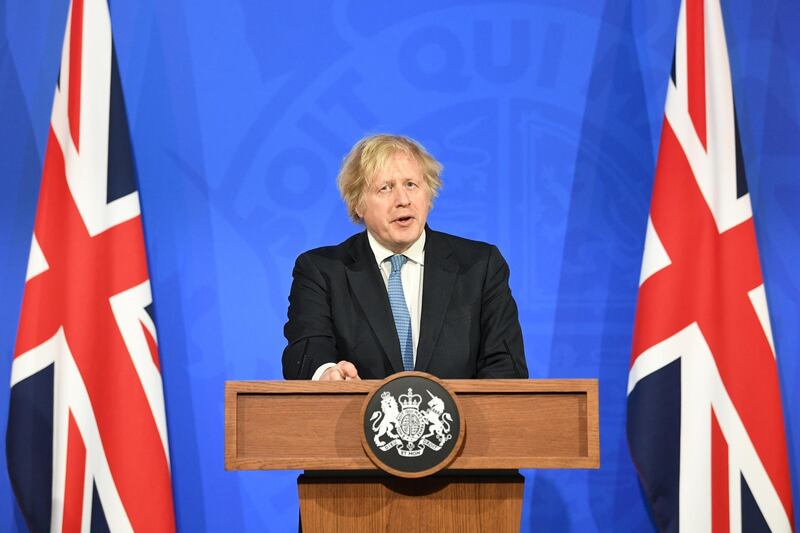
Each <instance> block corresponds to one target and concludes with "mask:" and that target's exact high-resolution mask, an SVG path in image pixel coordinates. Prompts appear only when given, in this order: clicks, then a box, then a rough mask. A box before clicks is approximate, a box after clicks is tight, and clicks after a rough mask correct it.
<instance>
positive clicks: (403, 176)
mask: <svg viewBox="0 0 800 533" xmlns="http://www.w3.org/2000/svg"><path fill="white" fill-rule="evenodd" d="M430 209H431V191H430V189H429V188H428V184H427V183H426V182H425V179H424V178H423V177H422V170H420V168H419V164H418V163H417V162H416V160H414V159H413V158H411V157H409V156H407V155H406V154H403V153H396V154H394V155H392V156H391V157H390V158H389V160H388V161H387V163H386V167H385V168H384V169H383V170H381V171H378V172H377V173H376V174H375V176H373V177H372V182H371V183H370V184H369V186H368V187H367V189H366V190H365V191H364V199H363V203H362V205H361V206H360V208H359V209H357V210H356V213H357V214H358V215H359V216H360V217H361V218H363V219H364V224H365V225H366V226H367V229H368V230H369V232H370V233H371V234H372V236H373V237H375V239H377V240H378V242H379V243H381V244H382V245H383V246H385V247H386V248H388V249H389V250H391V251H393V252H395V253H402V252H404V251H406V250H407V249H408V247H409V246H411V245H412V244H413V243H414V241H416V240H417V238H418V237H419V236H420V235H421V234H422V231H423V230H424V229H425V221H426V220H428V211H430Z"/></svg>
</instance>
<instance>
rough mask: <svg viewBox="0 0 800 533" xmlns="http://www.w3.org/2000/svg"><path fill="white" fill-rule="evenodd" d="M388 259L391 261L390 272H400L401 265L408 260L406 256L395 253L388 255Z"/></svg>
mask: <svg viewBox="0 0 800 533" xmlns="http://www.w3.org/2000/svg"><path fill="white" fill-rule="evenodd" d="M389 261H391V262H392V272H400V269H401V268H403V265H405V264H406V261H408V257H406V256H404V255H400V254H397V255H393V256H392V257H390V258H389Z"/></svg>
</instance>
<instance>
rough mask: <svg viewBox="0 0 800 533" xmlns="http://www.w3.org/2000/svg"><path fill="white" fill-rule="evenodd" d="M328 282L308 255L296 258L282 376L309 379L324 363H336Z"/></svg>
mask: <svg viewBox="0 0 800 533" xmlns="http://www.w3.org/2000/svg"><path fill="white" fill-rule="evenodd" d="M330 302H331V300H330V281H329V280H328V279H326V278H325V276H323V275H322V273H321V272H320V270H319V268H318V267H317V266H316V265H315V264H314V260H313V258H312V257H311V256H310V255H309V254H307V253H306V254H303V255H301V256H300V257H298V258H297V261H296V262H295V266H294V271H293V272H292V289H291V291H290V292H289V312H288V318H289V320H288V321H287V322H286V325H285V326H284V328H283V334H284V336H285V337H286V341H287V343H288V344H287V346H286V349H285V350H284V351H283V377H284V378H286V379H311V376H312V375H313V374H314V371H315V370H316V369H317V368H319V366H320V365H323V364H325V363H336V362H337V361H338V359H339V357H338V354H337V350H336V336H335V333H334V326H333V319H332V318H331V303H330Z"/></svg>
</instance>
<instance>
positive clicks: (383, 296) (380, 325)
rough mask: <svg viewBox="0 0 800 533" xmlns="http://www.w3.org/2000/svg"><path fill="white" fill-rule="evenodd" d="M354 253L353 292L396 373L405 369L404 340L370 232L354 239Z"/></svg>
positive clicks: (349, 276) (349, 274) (349, 271)
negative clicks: (397, 326) (400, 335)
mask: <svg viewBox="0 0 800 533" xmlns="http://www.w3.org/2000/svg"><path fill="white" fill-rule="evenodd" d="M350 255H351V257H352V259H353V262H352V263H351V264H349V265H347V269H346V271H347V279H348V281H349V282H350V288H351V290H352V291H353V295H354V296H355V298H356V300H357V301H358V303H359V304H361V308H362V309H363V310H364V314H365V315H366V318H367V322H368V323H369V326H370V327H371V328H372V331H373V332H374V333H375V336H376V337H377V338H378V341H379V342H380V344H381V347H382V348H383V351H384V353H385V354H386V356H387V358H388V359H389V362H390V363H391V365H392V368H393V369H394V371H395V372H402V371H403V357H402V356H401V355H400V341H399V340H397V329H396V328H395V325H394V318H393V317H392V309H391V307H390V306H389V295H388V293H387V292H386V286H385V284H384V282H383V278H382V277H381V273H380V272H379V271H378V265H377V264H376V263H375V255H374V254H373V253H372V249H371V248H370V247H369V242H368V241H367V234H366V232H363V233H361V234H360V235H359V237H358V238H357V239H356V240H355V241H354V242H353V245H352V247H351V249H350ZM426 275H427V274H426ZM424 290H425V288H423V298H424Z"/></svg>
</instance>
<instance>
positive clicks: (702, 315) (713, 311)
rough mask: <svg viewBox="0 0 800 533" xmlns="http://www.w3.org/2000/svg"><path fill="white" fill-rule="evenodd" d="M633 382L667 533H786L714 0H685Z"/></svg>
mask: <svg viewBox="0 0 800 533" xmlns="http://www.w3.org/2000/svg"><path fill="white" fill-rule="evenodd" d="M664 115H665V117H664V124H663V130H662V134H661V147H660V153H659V156H658V164H657V168H656V175H655V183H654V189H653V198H652V203H651V206H650V218H649V220H648V225H647V236H646V242H645V250H644V259H643V262H642V272H641V279H640V284H639V301H638V305H637V310H636V322H635V327H634V334H633V354H632V355H633V356H632V359H631V366H630V373H629V380H628V428H627V431H628V441H629V445H630V449H631V453H632V456H633V459H634V463H635V464H636V467H637V470H638V473H639V477H640V478H641V481H642V485H643V487H644V491H645V493H646V495H647V497H648V499H649V502H650V505H651V508H652V510H653V515H654V517H655V520H656V523H657V526H658V527H659V529H661V530H664V531H678V530H680V531H715V532H716V531H737V532H738V531H748V532H751V531H791V530H792V520H793V517H792V496H791V481H790V479H789V466H788V462H787V451H786V437H785V432H784V421H783V413H782V408H781V397H780V389H779V382H778V372H777V365H776V362H775V350H774V346H773V343H772V332H771V329H770V321H769V313H768V310H767V300H766V295H765V292H764V284H763V281H762V277H761V267H760V265H759V258H758V249H757V247H756V234H755V228H754V225H753V217H752V211H751V204H750V197H749V194H748V190H747V181H746V179H745V172H744V164H743V162H742V150H741V145H740V142H739V132H738V129H737V127H738V126H737V120H736V114H735V106H734V98H733V92H732V85H731V76H730V69H729V65H728V51H727V46H726V43H725V31H724V28H723V21H722V12H721V10H720V5H719V1H718V0H707V1H705V2H704V1H703V0H684V2H683V3H682V5H681V10H680V15H679V20H678V30H677V39H676V45H675V56H674V63H673V68H672V75H671V79H670V83H669V87H668V91H667V102H666V109H665V113H664Z"/></svg>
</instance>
